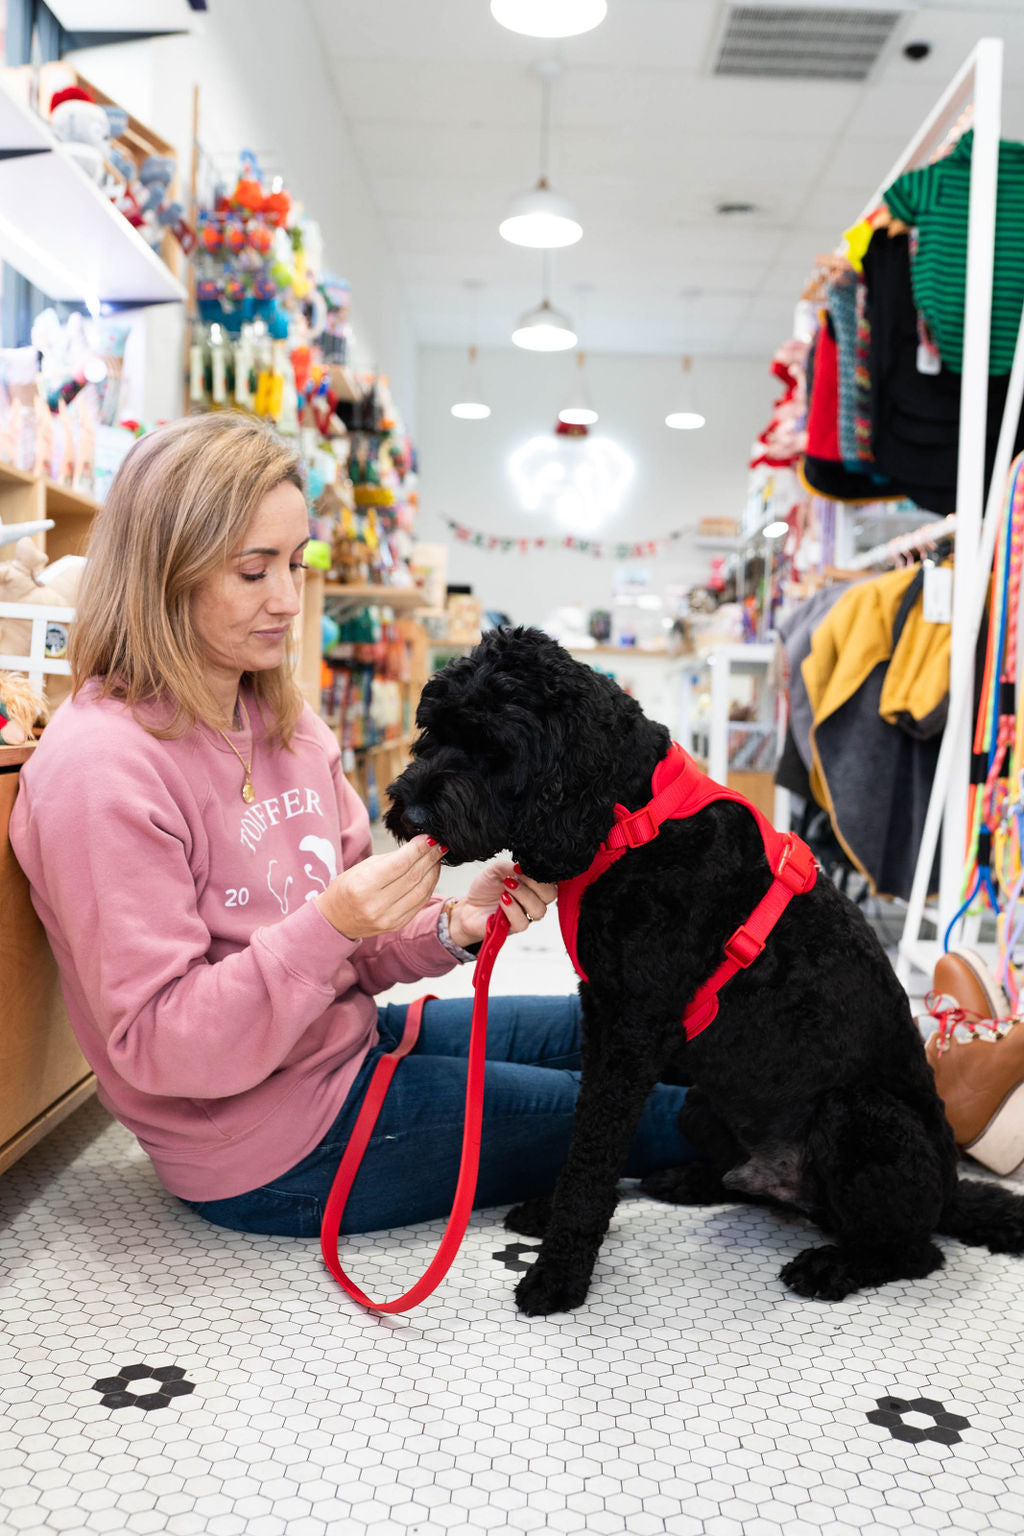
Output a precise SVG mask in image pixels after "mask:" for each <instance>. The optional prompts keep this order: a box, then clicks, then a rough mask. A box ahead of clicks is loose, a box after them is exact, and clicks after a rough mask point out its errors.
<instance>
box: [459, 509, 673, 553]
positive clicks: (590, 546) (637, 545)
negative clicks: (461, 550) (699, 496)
mask: <svg viewBox="0 0 1024 1536" xmlns="http://www.w3.org/2000/svg"><path fill="white" fill-rule="evenodd" d="M443 522H444V523H445V525H446V526H447V527H448V528H449V529H450V530H451V532H452V533H453V534H454V535H455V537H456V538H457V539H458V540H459V541H460V542H461V543H463V544H469V545H471V546H472V547H473V548H474V549H486V550H492V551H493V550H497V551H498V552H499V553H500V554H503V555H508V554H511V553H512V551H513V550H515V551H518V553H519V554H521V555H528V554H530V553H531V551H533V550H537V549H569V550H573V551H574V552H575V553H576V554H578V555H594V556H596V557H597V559H599V560H600V559H612V560H643V559H650V558H651V557H653V556H655V555H657V554H658V553H659V551H661V550H663V549H666V548H668V547H670V546H671V545H672V544H674V543H676V541H677V540H679V539H681V538H683V537H684V535H685V534H686V533H688V532H689V533H692V532H693V529H684V528H676V529H675V530H674V531H673V532H672V533H665V534H662V535H661V536H660V537H659V538H656V539H642V540H640V541H638V542H637V541H633V540H624V541H621V542H618V543H611V542H609V541H607V540H600V539H583V538H580V537H579V536H578V535H576V534H566V535H565V536H564V538H554V539H550V538H534V537H532V536H531V537H529V538H517V537H515V536H513V535H511V534H508V535H506V534H498V533H481V532H480V531H479V530H477V529H474V528H467V527H466V525H465V523H457V522H455V521H454V520H453V519H452V518H450V517H446V518H444V519H443Z"/></svg>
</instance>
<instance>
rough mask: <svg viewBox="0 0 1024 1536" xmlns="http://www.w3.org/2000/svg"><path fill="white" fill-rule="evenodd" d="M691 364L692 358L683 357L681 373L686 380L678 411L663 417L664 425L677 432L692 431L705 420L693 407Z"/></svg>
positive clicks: (702, 424)
mask: <svg viewBox="0 0 1024 1536" xmlns="http://www.w3.org/2000/svg"><path fill="white" fill-rule="evenodd" d="M692 365H693V359H692V358H689V357H684V358H683V374H684V376H685V380H686V382H685V385H684V389H683V399H682V402H681V406H680V409H679V410H678V411H670V412H669V413H668V415H667V416H666V417H665V425H666V427H674V428H675V430H676V431H677V432H694V431H696V430H697V428H698V427H702V426H704V423H705V421H706V420H707V418H706V417H704V416H702V415H701V413H700V411H698V410H695V409H694V404H693V385H692V383H691V379H690V370H691V367H692Z"/></svg>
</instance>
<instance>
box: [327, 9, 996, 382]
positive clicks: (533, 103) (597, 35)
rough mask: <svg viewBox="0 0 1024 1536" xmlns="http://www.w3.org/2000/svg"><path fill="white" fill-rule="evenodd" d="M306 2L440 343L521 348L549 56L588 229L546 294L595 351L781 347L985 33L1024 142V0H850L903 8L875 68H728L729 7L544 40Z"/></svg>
mask: <svg viewBox="0 0 1024 1536" xmlns="http://www.w3.org/2000/svg"><path fill="white" fill-rule="evenodd" d="M305 3H306V4H307V6H308V8H309V11H310V13H311V15H312V16H313V18H314V22H315V25H316V27H317V29H318V32H319V35H320V37H321V39H322V42H323V47H324V53H325V57H326V58H327V59H328V60H329V65H330V70H331V75H332V78H333V81H334V82H335V85H336V90H337V98H338V104H339V107H340V110H341V111H342V113H343V115H344V116H345V118H346V119H347V122H348V123H349V125H350V127H351V131H352V135H353V139H354V142H355V145H356V149H357V153H358V155H359V157H360V159H361V161H362V165H363V169H364V171H365V172H366V178H367V181H368V184H369V185H370V187H371V189H372V196H373V199H374V202H375V204H376V208H377V212H378V215H379V218H380V221H381V224H382V227H383V229H384V231H385V234H386V238H387V240H388V241H389V243H390V246H391V249H392V251H393V255H394V260H395V263H396V266H397V270H398V273H399V276H400V279H401V281H402V283H403V284H404V287H405V291H406V294H407V297H408V306H409V310H410V313H411V315H412V318H413V323H414V326H415V331H416V335H417V337H418V339H419V340H420V341H421V342H423V343H427V344H439V345H460V346H462V345H469V344H470V343H472V342H478V343H479V344H480V345H483V346H505V345H511V342H510V339H509V338H510V334H511V331H512V328H513V325H514V323H515V321H516V320H517V318H518V317H519V315H521V314H522V313H523V312H524V311H525V310H527V309H530V308H533V307H534V306H535V305H536V304H537V303H538V302H539V300H540V299H541V297H542V296H543V291H544V282H543V263H544V258H543V257H542V255H541V253H539V252H536V251H528V250H524V249H521V248H519V247H516V246H512V245H509V244H508V243H507V242H505V241H504V240H502V239H501V237H500V236H499V234H498V223H499V221H500V220H501V218H502V217H504V215H505V212H506V209H507V205H508V203H509V202H510V201H511V199H512V198H513V197H514V196H515V195H517V194H518V193H521V192H524V191H526V190H527V189H528V188H530V187H531V186H532V185H533V184H534V182H535V181H536V178H537V172H538V165H539V156H540V148H539V145H540V116H541V85H540V81H539V78H538V75H537V73H536V66H537V64H538V62H540V61H542V60H544V59H549V58H551V57H555V58H557V59H558V60H559V61H560V62H561V64H562V66H563V72H562V74H561V75H560V77H559V78H558V79H557V80H556V81H555V84H554V87H553V91H552V98H551V123H552V127H551V155H550V160H551V181H552V185H553V186H554V187H555V189H556V190H557V191H559V192H561V193H562V194H564V195H565V196H567V197H569V198H571V199H572V201H573V202H574V203H575V205H576V207H577V210H578V212H579V215H580V218H581V222H582V224H583V227H584V234H583V239H582V240H581V241H580V242H579V243H578V244H577V245H575V246H572V247H570V248H568V249H567V250H564V251H560V252H554V253H552V255H551V256H550V257H549V258H548V260H549V262H550V270H551V283H550V298H551V300H552V302H553V303H555V304H556V305H558V306H559V307H560V308H562V309H564V310H566V311H567V312H568V313H569V314H570V316H571V317H572V318H573V320H574V321H575V325H576V329H577V332H578V334H579V338H580V345H581V347H584V348H587V349H591V350H597V351H628V352H641V353H673V354H679V353H683V352H694V353H697V354H720V355H727V356H729V355H731V356H757V357H761V358H763V357H764V356H765V355H766V354H768V355H770V353H771V352H772V351H773V350H774V349H775V347H776V346H777V345H778V343H779V342H780V341H781V340H782V339H784V338H785V337H786V336H788V335H789V334H790V330H791V325H792V315H793V305H794V302H795V300H796V299H797V297H798V296H799V293H800V290H801V288H802V287H803V285H804V283H805V281H806V279H807V277H808V275H809V272H810V270H811V267H812V265H813V260H814V256H815V254H816V253H817V252H818V251H822V250H830V249H832V248H834V247H835V245H836V243H837V241H838V240H839V237H840V235H841V232H842V230H843V228H844V227H845V226H846V225H847V224H849V223H851V222H853V221H854V220H855V219H856V218H857V216H858V215H859V214H860V213H861V212H862V211H863V209H864V207H865V205H866V203H867V202H868V200H869V198H870V197H871V196H872V194H873V193H875V192H876V191H877V190H878V189H879V188H880V186H881V184H882V183H883V181H884V179H885V178H886V175H887V173H888V171H889V170H890V168H891V167H892V166H893V164H894V163H895V162H896V160H897V157H898V156H899V155H900V153H901V151H902V150H903V148H904V146H905V145H906V143H907V141H908V140H909V139H910V137H911V135H912V134H913V133H914V132H915V130H916V129H917V127H918V126H919V124H920V123H921V122H922V121H923V120H924V118H925V117H926V116H927V114H928V112H929V110H930V109H931V107H932V106H933V104H934V103H935V101H936V100H937V98H938V97H939V96H940V95H941V93H942V92H943V90H944V89H945V87H946V86H947V85H948V83H949V82H950V80H951V79H952V77H953V76H954V75H955V73H956V72H957V70H958V69H959V67H960V65H961V64H962V63H963V61H964V59H965V58H966V56H967V54H968V53H969V52H970V50H971V49H972V47H973V46H974V44H975V43H976V42H977V41H978V40H979V39H980V38H982V37H1001V38H1003V39H1004V41H1005V44H1006V55H1005V76H1004V96H1003V133H1004V136H1005V137H1010V138H1022V139H1024V0H1001V3H996V4H981V3H972V0H960V3H957V4H952V3H947V0H933V3H930V4H928V3H925V4H921V5H916V6H910V7H908V6H906V5H904V4H901V3H900V0H843V6H842V9H844V10H846V11H850V10H858V11H864V10H872V11H877V10H879V9H889V10H892V11H898V12H900V13H901V15H900V17H899V20H898V21H897V23H896V26H895V28H894V30H893V32H892V34H891V36H890V38H889V41H888V42H887V44H886V45H885V47H884V49H883V51H882V53H881V55H880V56H879V58H878V60H877V62H876V64H875V66H874V67H873V69H872V70H871V72H870V74H869V75H868V77H867V79H866V80H864V81H863V82H849V81H833V80H828V81H825V80H820V79H815V80H789V79H764V78H736V77H724V76H716V75H715V74H714V73H713V68H714V64H715V61H716V59H717V57H718V47H719V44H720V40H721V37H722V34H723V29H724V28H725V26H726V23H727V21H728V19H729V12H730V10H731V6H730V4H729V0H609V4H608V16H607V18H606V20H605V21H604V22H603V23H602V25H601V26H599V27H598V28H597V29H596V30H595V31H593V32H590V33H588V34H586V35H584V36H582V37H576V38H567V39H565V40H562V41H560V42H555V43H549V42H545V41H543V40H540V39H535V38H527V37H521V36H519V35H517V34H515V33H512V32H509V31H507V30H506V29H505V28H504V27H501V26H499V25H498V24H497V23H496V22H495V21H494V20H493V18H492V17H491V15H490V11H489V7H488V4H487V0H440V3H439V0H434V3H429V4H428V3H424V0H373V4H372V5H367V4H366V0H305ZM759 3H760V5H761V6H762V7H764V8H770V7H772V6H776V5H777V4H778V0H759ZM790 3H791V4H792V0H790ZM825 3H827V4H828V8H829V9H832V10H835V9H836V6H835V5H833V4H831V3H829V0H825ZM822 8H823V6H822V4H821V3H819V5H818V7H817V9H818V10H820V9H822ZM803 24H804V22H803V19H801V25H803ZM808 24H809V23H808ZM922 41H923V42H926V43H928V44H930V52H929V53H928V55H927V57H926V58H924V59H922V60H919V61H917V62H913V61H911V60H910V59H908V58H907V57H906V56H905V55H904V52H903V50H904V48H905V47H906V46H907V45H908V44H910V43H917V42H922ZM729 202H739V203H752V204H754V206H755V211H754V212H753V213H740V214H737V213H733V214H725V213H720V212H718V211H717V209H718V207H719V205H720V204H722V203H729ZM474 285H479V286H474Z"/></svg>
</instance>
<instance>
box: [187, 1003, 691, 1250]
mask: <svg viewBox="0 0 1024 1536" xmlns="http://www.w3.org/2000/svg"><path fill="white" fill-rule="evenodd" d="M472 1008H473V1000H472V998H468V997H467V998H447V999H435V1000H434V1001H433V1002H430V1003H427V1005H426V1007H425V1008H424V1010H423V1022H422V1027H421V1029H420V1035H419V1039H418V1040H417V1042H416V1045H415V1047H414V1048H413V1050H412V1051H410V1053H409V1055H408V1056H406V1057H404V1058H403V1060H402V1061H400V1062H399V1064H398V1067H397V1069H396V1071H395V1075H394V1077H393V1078H392V1081H391V1086H390V1088H389V1089H388V1093H387V1097H386V1098H385V1100H384V1104H383V1106H382V1108H381V1111H380V1115H379V1117H378V1119H377V1124H376V1126H375V1127H374V1131H373V1135H372V1136H371V1138H370V1141H369V1144H368V1146H367V1148H366V1153H365V1155H364V1157H363V1161H362V1163H361V1165H360V1168H359V1172H358V1174H357V1175H356V1179H355V1183H354V1184H353V1186H352V1191H351V1193H350V1195H349V1198H348V1204H347V1206H346V1208H345V1216H344V1220H343V1222H342V1227H341V1230H342V1231H343V1232H372V1231H375V1230H377V1229H378V1228H386V1227H400V1226H405V1225H406V1224H408V1223H411V1222H417V1221H429V1220H433V1219H435V1218H437V1217H439V1216H447V1214H448V1212H449V1210H450V1208H451V1203H452V1198H453V1195H454V1193H455V1184H456V1180H457V1178H458V1171H459V1157H460V1153H461V1150H462V1128H463V1121H464V1118H465V1099H466V1058H467V1056H468V1053H469V1024H470V1016H471V1013H472ZM405 1013H406V1006H405V1004H395V1003H389V1004H387V1005H386V1006H385V1007H382V1008H379V1009H378V1027H379V1029H380V1036H381V1038H380V1042H379V1044H378V1045H377V1046H375V1047H374V1048H373V1050H371V1051H370V1052H369V1054H368V1056H367V1058H366V1060H365V1061H364V1062H363V1065H362V1067H361V1068H360V1070H359V1075H358V1076H357V1078H356V1080H355V1082H354V1083H353V1085H352V1088H351V1090H350V1091H349V1094H348V1096H347V1098H346V1099H345V1102H344V1104H343V1105H342V1106H341V1110H340V1112H339V1114H338V1117H337V1119H336V1120H335V1121H334V1124H333V1125H332V1126H331V1128H330V1130H329V1131H328V1132H327V1134H326V1135H325V1136H324V1138H323V1140H322V1141H321V1142H320V1143H319V1145H318V1146H316V1147H314V1148H313V1151H312V1152H310V1153H308V1154H307V1155H306V1156H305V1157H304V1158H303V1159H302V1161H301V1162H299V1163H296V1165H295V1167H294V1168H291V1169H289V1171H288V1172H287V1173H283V1174H281V1176H280V1177H279V1178H276V1179H274V1180H273V1182H272V1183H270V1184H264V1185H262V1186H261V1187H260V1188H259V1189H253V1190H250V1191H248V1193H246V1194H244V1195H235V1196H233V1197H232V1198H230V1199H227V1200H201V1201H192V1200H189V1201H186V1202H185V1203H186V1204H187V1205H189V1206H190V1207H191V1209H192V1210H194V1211H197V1212H198V1213H199V1215H200V1216H204V1217H205V1218H206V1219H207V1221H212V1222H215V1223H216V1224H217V1225H218V1226H222V1227H232V1228H234V1230H235V1231H238V1232H264V1233H268V1234H271V1235H277V1236H286V1237H316V1236H318V1235H319V1232H320V1223H321V1220H322V1218H323V1211H324V1206H325V1204H326V1202H327V1196H328V1194H329V1193H330V1188H331V1184H332V1182H333V1180H334V1175H335V1173H336V1172H337V1169H338V1163H339V1162H340V1161H341V1155H342V1153H343V1152H344V1150H345V1144H346V1142H347V1141H348V1138H349V1136H350V1135H351V1133H352V1127H353V1125H354V1124H355V1120H356V1116H357V1115H358V1113H359V1108H360V1105H361V1104H362V1101H363V1096H364V1094H365V1093H366V1089H367V1086H368V1084H369V1081H370V1078H371V1077H372V1075H373V1071H374V1068H375V1067H376V1065H377V1062H378V1060H379V1059H380V1057H381V1056H382V1055H383V1054H384V1053H385V1052H386V1051H391V1050H394V1048H395V1046H396V1045H397V1044H398V1042H399V1040H400V1039H401V1036H402V1028H403V1025H404V1022H405ZM579 1067H580V1003H579V998H578V997H576V996H570V997H493V998H491V1000H490V1006H489V1009H488V1027H487V1066H486V1073H485V1079H484V1110H483V1134H482V1145H481V1149H480V1175H479V1179H478V1181H477V1188H476V1198H475V1200H474V1205H475V1206H477V1207H486V1206H493V1205H512V1204H514V1203H515V1202H516V1201H518V1200H525V1199H528V1198H529V1197H530V1196H533V1195H540V1194H547V1193H548V1192H549V1191H550V1190H551V1189H552V1188H553V1187H554V1183H555V1180H556V1178H557V1177H558V1174H559V1172H560V1170H561V1167H562V1164H563V1163H564V1161H565V1158H566V1154H567V1152H568V1150H569V1137H570V1133H571V1131H572V1123H573V1115H574V1112H575V1108H576V1098H577V1094H578V1093H579V1081H580V1074H579ZM685 1097H686V1090H685V1088H679V1087H673V1086H670V1085H668V1084H662V1083H659V1084H658V1085H657V1087H656V1088H655V1090H654V1092H653V1093H652V1094H651V1095H650V1097H649V1098H648V1100H647V1104H646V1106H645V1108H644V1113H643V1116H642V1118H641V1121H640V1124H639V1125H638V1127H637V1130H636V1134H635V1136H634V1138H633V1142H632V1145H631V1147H630V1151H629V1156H628V1159H627V1162H626V1166H625V1168H624V1170H623V1172H624V1174H625V1175H626V1177H628V1178H642V1177H643V1175H644V1174H646V1173H652V1172H654V1170H656V1169H658V1168H669V1167H673V1166H675V1165H677V1164H679V1163H683V1162H686V1161H688V1160H689V1159H691V1158H694V1157H696V1156H697V1153H696V1152H695V1151H694V1149H693V1148H692V1147H691V1146H690V1144H689V1143H688V1142H687V1141H686V1139H685V1137H684V1136H682V1134H681V1133H680V1131H679V1128H678V1118H679V1110H680V1108H681V1106H682V1103H683V1100H684V1098H685Z"/></svg>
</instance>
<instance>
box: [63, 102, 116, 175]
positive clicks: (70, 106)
mask: <svg viewBox="0 0 1024 1536" xmlns="http://www.w3.org/2000/svg"><path fill="white" fill-rule="evenodd" d="M50 127H51V128H52V129H53V132H54V136H55V137H56V138H58V139H60V141H61V143H62V144H64V145H65V147H66V149H67V152H68V154H69V155H70V156H71V158H72V160H74V161H75V163H76V165H78V166H80V167H81V169H82V170H83V171H84V172H85V174H86V175H87V176H88V177H89V179H90V180H91V181H96V182H99V181H102V179H103V174H104V165H103V162H104V160H105V159H106V157H107V152H108V150H109V148H110V118H109V117H108V116H107V113H106V111H105V110H104V108H103V107H101V106H100V105H99V104H98V103H97V102H95V101H94V100H93V99H92V97H91V96H90V95H89V93H88V91H83V90H82V88H81V87H80V86H77V85H71V86H68V87H67V89H66V90H63V91H57V92H56V94H55V95H54V96H53V98H52V100H51V101H50Z"/></svg>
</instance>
